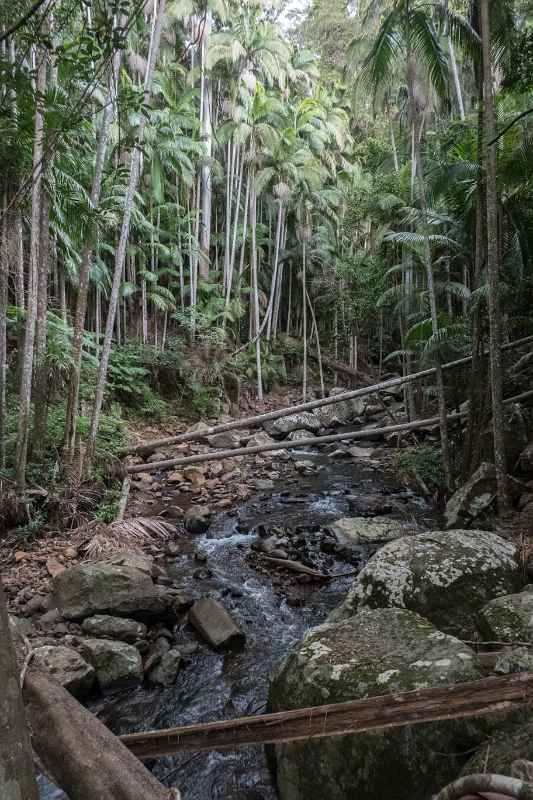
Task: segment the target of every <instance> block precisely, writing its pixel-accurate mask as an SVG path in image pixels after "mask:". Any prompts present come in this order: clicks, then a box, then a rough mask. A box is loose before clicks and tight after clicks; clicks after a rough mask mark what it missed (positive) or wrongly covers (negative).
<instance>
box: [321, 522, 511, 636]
mask: <svg viewBox="0 0 533 800" xmlns="http://www.w3.org/2000/svg"><path fill="white" fill-rule="evenodd" d="M520 581H521V577H520V570H519V565H518V561H517V557H516V548H515V546H514V545H513V544H511V543H510V542H507V541H506V540H505V539H502V538H501V537H500V536H497V535H496V534H494V533H489V532H487V531H463V530H458V531H431V532H429V533H421V534H417V535H416V536H408V537H404V538H402V539H398V540H396V541H393V542H390V543H389V544H386V545H385V546H384V547H382V548H381V549H380V550H379V551H378V552H377V553H376V554H375V555H374V556H373V557H372V558H371V559H370V561H369V562H368V564H367V565H366V566H365V567H364V569H363V570H361V572H360V573H359V575H358V576H357V578H356V580H355V582H354V584H353V586H352V588H351V589H350V591H349V593H348V595H347V597H346V599H345V600H344V602H343V603H342V604H341V605H340V606H339V608H337V609H335V611H333V612H332V614H331V615H330V621H332V622H337V621H340V620H343V619H346V618H348V617H350V616H352V615H353V614H355V613H356V612H357V611H358V610H360V609H362V608H390V607H396V608H407V609H410V610H411V611H416V612H417V613H419V614H422V615H423V616H424V617H427V619H429V620H431V622H433V623H434V624H435V625H437V626H438V627H439V628H440V629H442V630H444V631H446V632H447V633H451V634H454V635H463V636H465V637H468V636H470V635H471V634H472V633H473V631H474V630H475V628H476V617H477V614H478V612H479V609H480V608H482V607H483V606H484V605H485V604H486V603H487V602H488V601H489V600H491V599H493V598H494V597H498V596H499V595H503V594H509V593H510V592H512V591H514V590H516V589H517V588H518V586H519V585H520Z"/></svg>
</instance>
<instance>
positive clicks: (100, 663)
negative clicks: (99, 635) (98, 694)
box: [79, 639, 143, 694]
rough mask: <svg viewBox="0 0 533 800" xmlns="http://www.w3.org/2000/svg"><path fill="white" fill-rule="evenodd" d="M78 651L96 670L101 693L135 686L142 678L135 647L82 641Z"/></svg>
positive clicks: (99, 641) (102, 640) (124, 644)
mask: <svg viewBox="0 0 533 800" xmlns="http://www.w3.org/2000/svg"><path fill="white" fill-rule="evenodd" d="M79 649H80V652H81V654H82V656H83V657H84V658H86V659H87V661H89V662H90V663H91V664H92V665H93V667H94V668H95V670H96V678H97V680H98V684H99V686H100V689H101V690H102V692H104V694H105V693H107V692H114V691H118V690H120V689H130V688H131V687H133V686H137V685H138V684H139V683H140V682H141V681H142V678H143V667H142V660H141V656H140V653H139V651H138V650H137V648H136V647H133V646H132V645H131V644H126V643H125V642H115V641H113V640H111V639H82V640H81V641H80V644H79Z"/></svg>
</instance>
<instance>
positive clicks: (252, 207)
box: [250, 167, 263, 403]
mask: <svg viewBox="0 0 533 800" xmlns="http://www.w3.org/2000/svg"><path fill="white" fill-rule="evenodd" d="M251 170H252V173H253V174H252V177H251V188H250V226H251V228H252V253H251V255H252V291H253V320H254V326H255V331H254V334H255V335H256V342H255V363H256V371H257V399H258V400H259V402H260V403H262V402H263V377H262V374H261V372H262V371H261V328H260V325H259V284H258V278H257V242H256V225H257V219H256V215H257V195H256V193H255V172H254V167H251Z"/></svg>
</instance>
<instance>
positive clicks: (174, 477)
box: [166, 471, 185, 483]
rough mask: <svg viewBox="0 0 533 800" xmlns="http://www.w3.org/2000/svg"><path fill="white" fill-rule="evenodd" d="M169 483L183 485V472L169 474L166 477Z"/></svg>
mask: <svg viewBox="0 0 533 800" xmlns="http://www.w3.org/2000/svg"><path fill="white" fill-rule="evenodd" d="M166 481H167V483H183V482H184V481H185V478H184V475H183V472H176V471H174V472H168V473H167V475H166Z"/></svg>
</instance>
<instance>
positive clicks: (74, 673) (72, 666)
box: [30, 645, 95, 698]
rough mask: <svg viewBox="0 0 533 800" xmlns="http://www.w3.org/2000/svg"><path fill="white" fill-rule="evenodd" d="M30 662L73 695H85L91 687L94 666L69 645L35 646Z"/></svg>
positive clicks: (80, 696) (33, 667) (33, 666)
mask: <svg viewBox="0 0 533 800" xmlns="http://www.w3.org/2000/svg"><path fill="white" fill-rule="evenodd" d="M30 663H31V668H32V669H38V670H41V671H42V672H47V673H48V675H50V677H51V678H53V679H54V680H55V681H57V682H58V683H60V684H61V686H63V687H64V688H65V689H66V690H67V691H68V692H70V693H71V694H72V695H74V697H79V698H83V697H86V696H87V695H88V694H89V692H90V691H91V689H92V687H93V684H94V679H95V671H94V668H93V667H92V666H91V664H88V663H87V661H86V660H85V659H84V658H82V656H81V655H80V654H79V653H78V652H77V651H76V650H74V649H73V648H71V647H63V646H62V645H57V647H52V646H50V645H43V646H42V647H36V648H35V650H34V651H33V656H32V660H31V662H30Z"/></svg>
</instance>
